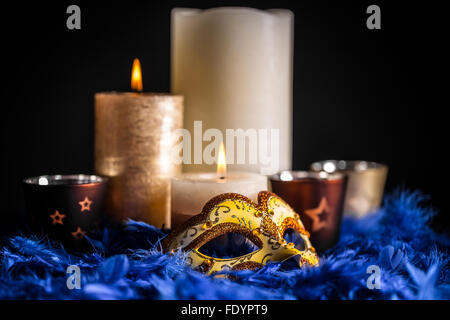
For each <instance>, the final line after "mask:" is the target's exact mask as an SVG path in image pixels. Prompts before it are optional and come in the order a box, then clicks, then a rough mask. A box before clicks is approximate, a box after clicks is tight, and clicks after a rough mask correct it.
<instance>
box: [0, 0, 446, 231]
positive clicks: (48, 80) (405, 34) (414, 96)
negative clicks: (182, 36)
mask: <svg viewBox="0 0 450 320" xmlns="http://www.w3.org/2000/svg"><path fill="white" fill-rule="evenodd" d="M439 3H440V2H437V1H436V2H434V3H431V2H423V3H422V4H414V3H410V2H406V1H404V2H399V1H396V2H395V3H393V1H391V2H389V3H385V2H380V1H370V2H368V1H359V2H357V1H329V2H325V1H297V2H289V1H272V2H270V1H266V2H261V1H226V2H224V1H222V2H221V1H209V2H208V1H165V2H151V1H121V2H114V3H113V2H101V1H95V3H94V2H93V1H91V2H90V3H88V2H84V1H72V2H67V1H58V2H56V1H55V2H39V3H38V2H33V3H28V2H15V4H8V5H6V4H3V3H2V7H1V19H0V20H1V21H0V28H1V29H0V30H1V40H0V41H1V42H0V43H1V49H0V50H1V51H2V56H3V57H2V60H1V61H2V69H1V77H2V78H3V84H2V86H1V97H0V99H1V111H0V112H1V130H2V134H1V138H2V141H1V151H2V156H1V166H0V168H1V189H0V197H1V198H0V201H1V209H0V210H1V214H2V216H3V217H2V222H1V223H0V230H11V229H13V224H14V223H17V221H18V217H19V216H20V213H21V212H23V210H24V205H23V199H22V191H21V184H20V182H21V179H22V178H24V177H27V176H35V175H40V174H51V173H85V172H87V173H89V172H92V171H93V118H94V105H93V96H94V93H95V92H98V91H105V90H108V91H109V90H117V91H129V78H130V71H131V70H130V69H131V63H132V60H133V58H135V57H139V58H140V59H141V63H142V67H143V77H144V90H145V91H164V92H168V91H170V10H171V8H173V7H197V8H210V7H217V6H230V5H232V6H251V7H256V8H261V9H267V8H289V9H291V10H292V11H293V12H294V14H295V59H294V117H293V118H294V120H293V121H294V156H293V167H294V169H305V168H307V167H308V165H309V163H311V162H312V161H315V160H323V159H330V158H333V159H363V160H372V161H379V162H383V163H387V164H388V165H389V167H390V172H389V178H388V184H387V191H388V192H390V191H392V190H394V189H395V188H397V187H404V188H408V189H420V190H422V191H424V192H425V193H426V194H429V195H430V201H429V203H428V204H431V205H432V206H433V207H435V208H436V209H437V210H439V211H440V215H439V217H438V218H437V219H436V220H435V222H434V226H435V227H437V228H438V229H439V230H445V229H446V227H448V225H449V217H448V215H446V213H447V211H448V209H449V206H448V202H447V198H448V194H447V192H448V191H447V187H446V186H445V181H446V179H447V176H448V169H447V166H448V165H449V163H448V159H449V158H448V156H447V152H446V148H447V146H448V143H447V141H446V138H447V134H446V133H447V132H448V127H447V122H448V120H447V119H448V116H447V113H448V112H447V109H448V106H449V94H448V88H449V83H448V62H447V60H448V57H449V52H448V49H447V48H446V45H447V44H448V31H447V25H448V22H447V21H448V17H447V15H448V12H446V11H445V10H444V8H443V7H441V5H440V4H439ZM70 4H78V5H79V6H80V7H81V20H82V21H81V24H82V29H81V30H68V29H67V28H66V19H67V17H68V15H67V14H66V8H67V6H68V5H70ZM370 4H377V5H379V6H380V7H381V24H382V29H381V30H368V29H367V28H366V19H367V17H368V14H366V8H367V7H368V5H370ZM440 182H441V183H440ZM442 182H444V183H442Z"/></svg>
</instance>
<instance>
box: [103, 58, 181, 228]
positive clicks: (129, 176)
mask: <svg viewBox="0 0 450 320" xmlns="http://www.w3.org/2000/svg"><path fill="white" fill-rule="evenodd" d="M131 86H132V89H133V90H135V92H106V93H97V94H96V95H95V171H96V173H97V174H99V175H102V176H106V177H108V178H109V186H108V193H107V196H106V201H105V202H106V203H105V210H106V213H107V214H109V215H111V216H112V217H114V218H116V219H118V220H124V219H128V218H131V219H135V220H142V221H145V222H148V223H150V224H153V225H155V226H156V227H162V226H163V225H164V226H165V227H169V226H170V178H171V177H172V176H173V175H175V174H177V173H179V172H181V167H180V165H175V164H174V163H173V161H171V160H172V158H171V156H172V148H173V146H174V145H175V143H176V140H175V137H174V135H173V134H174V131H175V130H176V129H179V128H181V127H182V121H183V97H182V96H178V95H169V94H159V93H157V94H154V93H142V92H141V91H142V75H141V69H140V63H139V60H137V59H135V61H134V63H133V68H132V77H131Z"/></svg>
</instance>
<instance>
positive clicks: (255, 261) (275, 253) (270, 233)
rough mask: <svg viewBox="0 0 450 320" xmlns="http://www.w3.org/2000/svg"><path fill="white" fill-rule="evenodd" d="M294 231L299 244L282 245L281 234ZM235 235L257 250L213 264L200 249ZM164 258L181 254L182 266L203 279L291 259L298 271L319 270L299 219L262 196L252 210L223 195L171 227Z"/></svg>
mask: <svg viewBox="0 0 450 320" xmlns="http://www.w3.org/2000/svg"><path fill="white" fill-rule="evenodd" d="M288 230H290V231H292V230H293V231H296V232H298V234H299V235H300V237H299V239H300V241H301V242H302V243H301V244H300V245H296V244H294V243H292V242H290V243H288V242H287V241H286V240H285V239H284V237H283V236H284V234H285V232H286V231H288ZM230 233H238V234H240V235H242V236H243V237H245V238H246V239H247V240H249V241H251V242H252V243H253V244H255V246H256V247H258V248H257V249H256V250H254V251H253V252H250V253H247V254H244V255H240V256H237V257H232V258H216V257H212V256H209V255H206V254H204V253H202V252H200V250H199V249H200V248H201V247H202V246H203V245H205V244H207V243H208V242H210V241H212V240H214V239H215V238H217V237H220V236H223V235H227V234H230ZM162 245H163V250H164V252H173V251H175V250H178V249H182V250H184V251H185V252H187V254H188V257H187V261H188V263H189V264H190V265H191V266H192V267H193V268H195V269H197V270H200V271H202V272H205V273H207V274H214V273H216V272H219V271H222V270H243V269H257V268H259V267H261V266H263V265H265V264H266V263H268V262H270V261H272V262H282V261H285V260H287V259H289V258H291V257H296V258H298V259H297V262H298V264H299V265H300V266H303V265H310V266H316V265H318V264H319V258H318V256H317V254H316V251H315V249H314V248H313V247H312V245H311V242H310V241H309V233H308V231H306V230H305V228H304V226H303V223H302V221H301V220H300V216H299V215H298V214H297V213H296V212H295V211H294V210H293V209H292V208H291V207H290V206H289V205H288V204H287V203H286V202H284V200H282V199H281V198H280V197H278V196H277V195H275V194H274V193H271V192H268V191H261V192H260V193H259V194H258V204H256V203H254V202H253V201H251V200H250V199H248V198H246V197H245V196H243V195H240V194H236V193H224V194H221V195H219V196H216V197H214V198H212V199H211V200H209V201H208V203H207V204H206V205H205V206H204V207H203V210H202V212H201V213H200V214H198V215H196V216H193V217H192V218H190V219H189V220H187V221H186V222H185V223H184V224H182V225H180V226H179V227H177V228H176V229H175V230H173V231H172V233H171V234H170V235H169V236H168V237H166V238H165V239H164V240H163V242H162Z"/></svg>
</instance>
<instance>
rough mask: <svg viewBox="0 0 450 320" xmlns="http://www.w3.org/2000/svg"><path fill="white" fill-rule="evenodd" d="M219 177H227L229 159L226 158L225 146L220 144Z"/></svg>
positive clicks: (218, 158)
mask: <svg viewBox="0 0 450 320" xmlns="http://www.w3.org/2000/svg"><path fill="white" fill-rule="evenodd" d="M217 175H218V176H219V178H221V179H223V178H225V177H226V175H227V159H226V156H225V146H224V145H223V142H221V143H220V148H219V156H218V157H217Z"/></svg>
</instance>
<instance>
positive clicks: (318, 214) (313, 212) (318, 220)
mask: <svg viewBox="0 0 450 320" xmlns="http://www.w3.org/2000/svg"><path fill="white" fill-rule="evenodd" d="M325 212H327V213H328V212H330V206H329V205H328V201H327V198H325V197H322V199H321V200H320V203H319V206H318V207H317V208H313V209H309V210H305V214H306V215H308V216H309V217H310V218H311V220H312V225H311V231H312V232H316V231H319V230H322V229H323V228H325V227H326V226H327V221H326V217H325V214H324V213H325Z"/></svg>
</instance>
